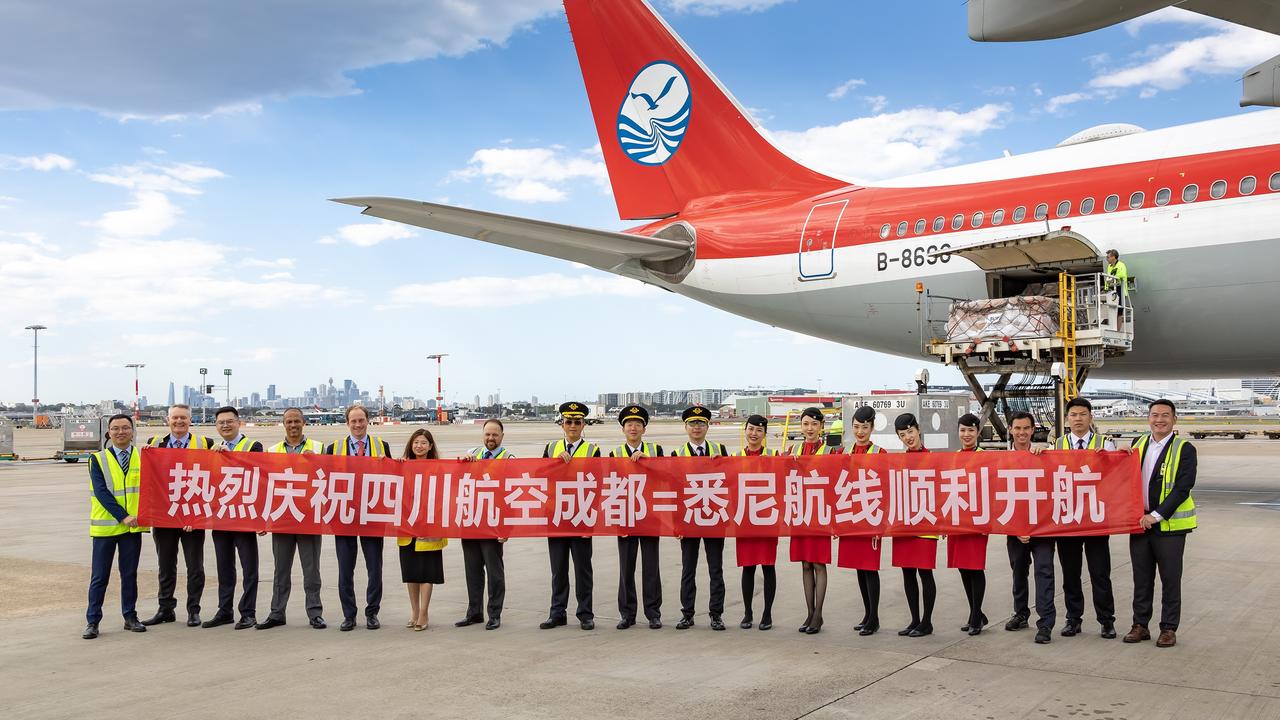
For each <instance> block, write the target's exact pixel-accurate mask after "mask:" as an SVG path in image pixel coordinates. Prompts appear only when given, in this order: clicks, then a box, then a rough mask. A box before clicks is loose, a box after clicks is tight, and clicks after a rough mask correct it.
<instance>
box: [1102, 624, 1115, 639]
mask: <svg viewBox="0 0 1280 720" xmlns="http://www.w3.org/2000/svg"><path fill="white" fill-rule="evenodd" d="M1099 635H1101V636H1102V637H1104V638H1106V639H1107V640H1114V639H1115V637H1116V626H1115V625H1112V624H1107V625H1103V626H1102V632H1101V633H1099Z"/></svg>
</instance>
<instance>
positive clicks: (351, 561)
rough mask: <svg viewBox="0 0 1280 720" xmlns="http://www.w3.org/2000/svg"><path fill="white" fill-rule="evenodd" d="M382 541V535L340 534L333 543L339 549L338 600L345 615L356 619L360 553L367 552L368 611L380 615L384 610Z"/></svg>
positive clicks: (365, 597) (365, 561)
mask: <svg viewBox="0 0 1280 720" xmlns="http://www.w3.org/2000/svg"><path fill="white" fill-rule="evenodd" d="M382 541H383V538H380V537H363V536H361V537H351V536H350V535H337V536H335V537H334V538H333V546H334V548H335V549H336V550H337V551H338V600H339V601H340V602H341V603H342V618H343V619H344V620H354V619H355V617H356V612H357V611H358V610H359V609H360V608H359V606H358V605H356V555H357V554H363V555H364V571H365V574H366V575H368V576H369V581H368V584H367V585H366V586H365V591H364V603H365V605H364V614H365V616H366V617H368V616H370V615H377V614H378V611H379V610H381V609H382Z"/></svg>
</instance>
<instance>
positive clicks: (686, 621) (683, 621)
mask: <svg viewBox="0 0 1280 720" xmlns="http://www.w3.org/2000/svg"><path fill="white" fill-rule="evenodd" d="M691 627H693V618H691V617H682V618H680V622H678V623H676V629H677V630H688V629H689V628H691Z"/></svg>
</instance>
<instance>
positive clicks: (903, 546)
mask: <svg viewBox="0 0 1280 720" xmlns="http://www.w3.org/2000/svg"><path fill="white" fill-rule="evenodd" d="M893 428H894V430H897V431H898V439H899V440H901V441H902V445H903V447H905V448H906V450H907V452H909V453H912V452H929V451H928V449H926V448H925V446H924V443H923V441H922V440H921V438H920V423H919V422H918V421H917V420H916V416H915V415H912V414H911V413H903V414H901V415H899V416H898V418H897V419H896V420H894V421H893ZM893 566H894V567H899V568H902V585H903V587H904V589H905V590H906V592H907V607H908V608H909V609H910V610H911V624H910V625H908V626H906V627H905V628H903V629H901V630H899V631H898V634H899V635H904V636H906V637H924V636H925V635H931V634H932V633H933V603H934V601H935V600H937V598H938V586H937V585H935V584H934V582H933V569H934V568H935V567H937V566H938V536H937V535H922V536H920V537H896V538H894V539H893ZM917 576H919V582H918V583H917V581H916V577H917ZM921 588H923V590H924V592H923V598H922V596H921ZM921 599H923V600H924V614H923V615H921V614H920V601H921Z"/></svg>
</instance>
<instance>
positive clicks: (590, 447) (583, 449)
mask: <svg viewBox="0 0 1280 720" xmlns="http://www.w3.org/2000/svg"><path fill="white" fill-rule="evenodd" d="M568 447H569V443H567V442H565V440H564V438H560V439H559V440H556V441H555V442H553V443H547V457H549V458H556V457H560V453H563V452H564V451H565V450H567V449H568ZM599 451H600V446H599V445H596V444H595V443H593V442H587V441H586V440H583V441H582V442H579V443H578V448H577V449H576V450H574V451H573V457H576V458H589V457H595V455H596V453H597V452H599Z"/></svg>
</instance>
